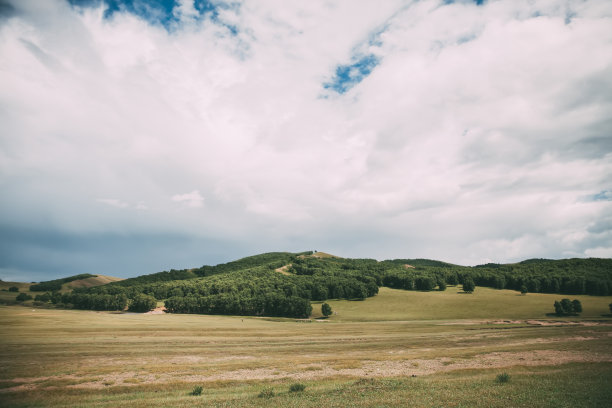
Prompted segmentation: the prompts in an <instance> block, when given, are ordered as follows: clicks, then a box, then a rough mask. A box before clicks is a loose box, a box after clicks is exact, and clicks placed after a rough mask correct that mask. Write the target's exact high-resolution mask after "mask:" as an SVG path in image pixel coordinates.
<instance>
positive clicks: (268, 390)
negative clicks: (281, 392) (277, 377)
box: [257, 387, 274, 398]
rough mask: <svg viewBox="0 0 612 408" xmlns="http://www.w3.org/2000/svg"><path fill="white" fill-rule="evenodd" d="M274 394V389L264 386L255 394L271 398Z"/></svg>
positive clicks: (259, 396)
mask: <svg viewBox="0 0 612 408" xmlns="http://www.w3.org/2000/svg"><path fill="white" fill-rule="evenodd" d="M273 396H274V390H273V389H272V388H271V387H266V388H264V389H263V390H261V392H260V393H259V395H258V396H257V397H258V398H272V397H273Z"/></svg>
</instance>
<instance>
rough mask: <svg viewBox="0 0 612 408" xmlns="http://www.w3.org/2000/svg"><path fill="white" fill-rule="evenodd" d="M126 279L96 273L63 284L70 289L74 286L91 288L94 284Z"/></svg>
mask: <svg viewBox="0 0 612 408" xmlns="http://www.w3.org/2000/svg"><path fill="white" fill-rule="evenodd" d="M122 280H124V279H123V278H116V277H114V276H106V275H95V276H92V277H89V278H85V279H77V280H74V281H72V282H68V283H65V284H64V285H62V289H66V290H70V289H74V288H91V287H94V286H100V285H106V284H107V283H111V282H118V281H122Z"/></svg>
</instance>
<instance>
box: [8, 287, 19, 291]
mask: <svg viewBox="0 0 612 408" xmlns="http://www.w3.org/2000/svg"><path fill="white" fill-rule="evenodd" d="M8 291H9V292H19V288H18V287H17V286H11V287H10V288H9V290H8Z"/></svg>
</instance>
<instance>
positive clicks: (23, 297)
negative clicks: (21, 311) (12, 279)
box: [15, 293, 32, 302]
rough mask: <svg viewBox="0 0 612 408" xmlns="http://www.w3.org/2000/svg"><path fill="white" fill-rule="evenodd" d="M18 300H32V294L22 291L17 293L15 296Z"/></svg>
mask: <svg viewBox="0 0 612 408" xmlns="http://www.w3.org/2000/svg"><path fill="white" fill-rule="evenodd" d="M15 299H16V300H17V301H18V302H25V301H26V300H31V299H32V296H30V295H28V294H27V293H20V294H18V295H17V297H16V298H15Z"/></svg>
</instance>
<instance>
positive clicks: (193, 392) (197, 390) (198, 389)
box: [189, 385, 203, 395]
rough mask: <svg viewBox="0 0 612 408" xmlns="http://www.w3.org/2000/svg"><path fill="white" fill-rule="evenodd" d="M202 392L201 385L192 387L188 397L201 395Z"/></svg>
mask: <svg viewBox="0 0 612 408" xmlns="http://www.w3.org/2000/svg"><path fill="white" fill-rule="evenodd" d="M202 390H203V388H202V386H201V385H196V386H195V387H193V390H191V392H190V393H189V395H202Z"/></svg>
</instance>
